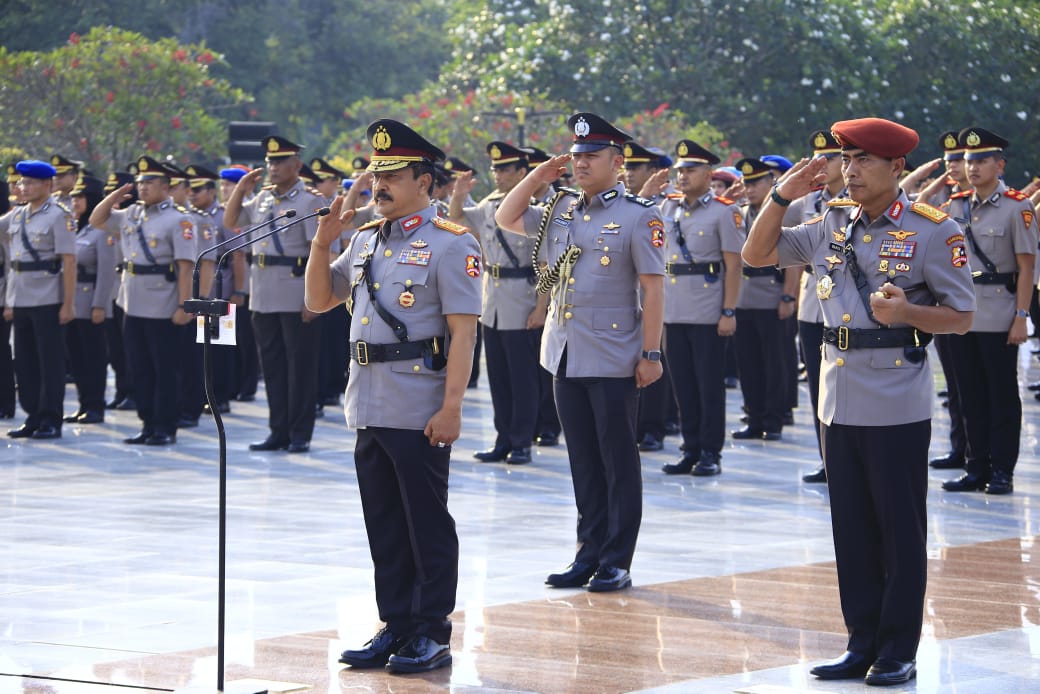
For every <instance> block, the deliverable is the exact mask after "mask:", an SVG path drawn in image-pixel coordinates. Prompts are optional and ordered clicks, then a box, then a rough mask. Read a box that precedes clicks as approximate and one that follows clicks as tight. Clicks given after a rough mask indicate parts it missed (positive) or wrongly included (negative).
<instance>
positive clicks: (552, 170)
mask: <svg viewBox="0 0 1040 694" xmlns="http://www.w3.org/2000/svg"><path fill="white" fill-rule="evenodd" d="M571 158H572V157H571V155H570V154H569V153H568V154H557V155H556V156H554V157H551V158H550V159H549V161H543V162H542V163H541V164H539V165H538V166H536V167H535V168H534V171H532V172H531V173H529V174H527V175H528V176H531V177H532V178H533V180H536V181H539V182H541V183H552V182H553V181H555V180H556V179H558V178H559V177H560V176H562V175H563V174H565V173H567V164H568V163H570V161H571Z"/></svg>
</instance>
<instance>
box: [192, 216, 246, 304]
mask: <svg viewBox="0 0 1040 694" xmlns="http://www.w3.org/2000/svg"><path fill="white" fill-rule="evenodd" d="M197 215H198V225H199V238H198V251H199V253H200V254H201V253H204V252H205V251H208V250H209V249H211V248H213V247H214V246H216V245H217V244H218V243H223V242H225V241H227V240H228V239H230V238H233V237H234V234H233V233H231V232H228V230H227V229H225V228H224V206H223V205H221V204H220V203H217V202H215V203H213V205H212V206H210V208H209V209H208V210H199V211H198V213H197ZM242 240H243V241H244V240H245V239H242ZM236 245H238V244H229V245H227V246H224V247H223V248H221V249H220V250H219V251H214V252H212V253H210V254H208V255H207V256H206V259H207V260H212V261H213V262H214V263H216V262H217V261H219V260H220V256H222V255H223V254H224V253H227V252H228V251H229V250H230V249H231V248H232V247H233V246H236ZM231 264H232V257H231V256H230V255H228V257H227V260H225V261H224V264H223V265H222V266H221V269H220V273H219V274H220V279H219V282H220V286H221V293H220V296H216V291H217V282H218V279H217V276H216V275H214V277H213V285H212V286H211V287H210V292H209V298H211V299H224V300H228V299H230V298H231V293H232V292H233V291H234V290H235V280H234V277H233V276H232V267H231Z"/></svg>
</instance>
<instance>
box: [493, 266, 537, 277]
mask: <svg viewBox="0 0 1040 694" xmlns="http://www.w3.org/2000/svg"><path fill="white" fill-rule="evenodd" d="M485 269H486V270H487V273H488V274H489V275H491V278H492V279H496V280H498V279H505V280H511V279H519V278H524V279H527V278H529V277H534V276H535V274H534V268H533V267H531V266H530V265H529V266H527V267H505V266H502V265H487V266H486V267H485Z"/></svg>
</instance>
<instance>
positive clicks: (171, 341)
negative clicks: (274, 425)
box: [90, 156, 195, 446]
mask: <svg viewBox="0 0 1040 694" xmlns="http://www.w3.org/2000/svg"><path fill="white" fill-rule="evenodd" d="M131 190H132V185H131V184H126V185H123V186H121V187H119V188H117V189H116V190H115V191H113V192H112V193H110V194H109V195H108V196H106V197H105V199H104V200H102V201H101V202H100V203H99V204H98V206H97V207H95V208H94V212H93V213H91V215H90V223H91V225H92V226H95V227H97V228H99V229H105V230H106V231H108V232H111V233H113V234H119V235H120V242H121V250H122V253H123V281H122V286H121V287H120V303H121V305H122V307H123V310H124V311H125V313H126V318H125V321H124V325H123V341H124V345H125V348H126V358H127V362H128V363H129V366H130V369H131V371H133V374H134V388H135V395H136V399H137V416H138V417H139V418H140V419H141V423H142V426H141V431H140V433H138V434H137V435H136V436H131V437H129V438H127V439H125V440H124V443H127V444H130V445H141V444H144V445H148V446H168V445H170V444H172V443H175V442H176V441H177V420H178V414H179V413H178V409H179V408H178V397H177V383H178V380H177V379H178V375H179V372H180V365H181V354H180V350H179V349H178V346H179V345H180V340H179V336H180V335H181V332H182V331H183V329H184V326H186V325H187V324H188V323H190V322H191V320H192V319H191V316H190V315H189V314H187V313H185V312H184V310H183V309H182V308H181V306H182V305H183V304H184V302H185V301H186V300H187V299H189V298H190V297H191V274H192V265H193V262H194V260H195V222H194V220H193V219H192V217H191V215H189V214H188V213H187V212H185V211H183V210H182V209H179V208H178V207H177V206H176V205H175V204H174V202H173V199H172V198H171V197H170V171H169V170H168V169H167V168H166V167H165V166H164V165H163V164H161V163H160V162H158V161H156V160H155V159H153V158H152V157H147V156H145V157H141V158H140V159H139V160H138V161H137V194H138V197H139V200H138V201H137V202H136V203H134V204H133V205H131V206H130V207H128V208H127V209H125V210H120V209H115V208H116V206H117V205H118V204H119V203H120V202H122V201H123V200H125V199H128V196H129V195H130V191H131Z"/></svg>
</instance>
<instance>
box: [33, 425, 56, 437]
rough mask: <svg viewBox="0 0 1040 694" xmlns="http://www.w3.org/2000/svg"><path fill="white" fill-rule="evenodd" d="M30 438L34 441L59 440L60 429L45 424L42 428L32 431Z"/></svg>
mask: <svg viewBox="0 0 1040 694" xmlns="http://www.w3.org/2000/svg"><path fill="white" fill-rule="evenodd" d="M32 437H33V438H34V439H60V438H61V429H60V428H59V427H56V426H52V425H50V424H45V425H44V426H42V427H40V428H39V429H37V430H36V431H34V432H33V434H32Z"/></svg>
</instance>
